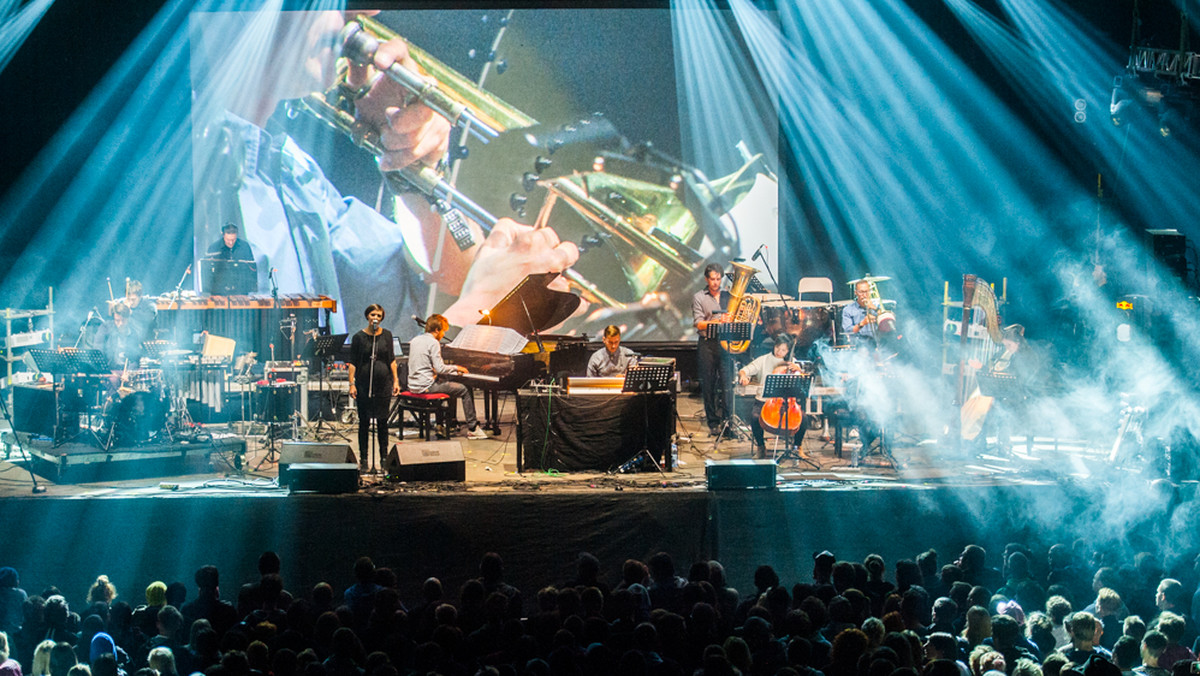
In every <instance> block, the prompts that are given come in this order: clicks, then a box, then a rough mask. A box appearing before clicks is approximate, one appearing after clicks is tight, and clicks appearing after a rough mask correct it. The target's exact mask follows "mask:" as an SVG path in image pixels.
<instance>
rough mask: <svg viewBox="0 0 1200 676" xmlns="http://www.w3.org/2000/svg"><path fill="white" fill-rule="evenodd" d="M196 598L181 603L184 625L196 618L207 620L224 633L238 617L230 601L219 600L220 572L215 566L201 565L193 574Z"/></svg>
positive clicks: (217, 630)
mask: <svg viewBox="0 0 1200 676" xmlns="http://www.w3.org/2000/svg"><path fill="white" fill-rule="evenodd" d="M193 579H194V580H195V583H196V598H194V599H192V600H191V601H188V602H187V603H185V604H183V606H182V607H181V608H180V609H179V612H181V613H183V621H184V625H185V626H187V627H191V626H192V624H193V623H194V622H195V621H196V620H200V619H203V620H207V621H208V622H209V623H210V625H211V626H212V628H213V629H214V630H215V631H216V632H217V633H218V634H224V633H225V632H226V631H228V630H229V629H230V627H232V626H233V625H235V624H237V622H238V620H239V619H240V618H239V617H238V614H237V609H236V608H234V607H233V604H232V603H229V602H228V601H222V600H221V589H220V584H221V573H220V571H218V570H217V567H216V566H212V565H208V566H201V567H200V568H198V569H196V574H195V575H194V576H193Z"/></svg>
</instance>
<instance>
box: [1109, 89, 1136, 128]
mask: <svg viewBox="0 0 1200 676" xmlns="http://www.w3.org/2000/svg"><path fill="white" fill-rule="evenodd" d="M1132 105H1133V99H1128V98H1125V97H1124V92H1122V91H1121V88H1120V87H1118V88H1116V89H1114V90H1113V93H1112V103H1111V104H1110V105H1109V106H1108V114H1109V116H1110V117H1111V118H1112V123H1113V125H1114V126H1117V127H1119V126H1121V125H1122V124H1125V122H1126V120H1127V119H1128V117H1129V113H1130V111H1129V108H1130V106H1132Z"/></svg>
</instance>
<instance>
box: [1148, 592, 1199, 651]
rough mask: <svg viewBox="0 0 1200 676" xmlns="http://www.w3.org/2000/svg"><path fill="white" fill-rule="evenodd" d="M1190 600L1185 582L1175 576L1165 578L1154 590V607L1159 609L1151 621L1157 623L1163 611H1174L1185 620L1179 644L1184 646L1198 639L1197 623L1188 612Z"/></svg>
mask: <svg viewBox="0 0 1200 676" xmlns="http://www.w3.org/2000/svg"><path fill="white" fill-rule="evenodd" d="M1189 600H1190V599H1188V595H1187V591H1186V590H1185V589H1184V588H1183V584H1182V583H1180V582H1179V580H1176V579H1174V578H1170V577H1168V578H1163V580H1162V581H1160V582H1159V583H1158V587H1156V588H1155V590H1154V607H1155V608H1157V609H1158V616H1157V617H1155V618H1154V619H1153V620H1151V621H1150V623H1151V624H1155V623H1156V622H1157V620H1158V617H1162V613H1174V614H1175V615H1176V616H1178V617H1179V618H1180V619H1181V620H1183V633H1182V635H1180V637H1179V644H1180V645H1183V646H1190V645H1192V643H1193V642H1194V641H1195V640H1196V625H1195V624H1194V623H1193V622H1192V618H1191V616H1190V615H1189V614H1188V612H1187V611H1188V601H1189Z"/></svg>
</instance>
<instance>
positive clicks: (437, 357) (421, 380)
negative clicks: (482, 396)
mask: <svg viewBox="0 0 1200 676" xmlns="http://www.w3.org/2000/svg"><path fill="white" fill-rule="evenodd" d="M448 328H450V322H448V321H446V318H445V317H443V316H441V315H429V319H426V320H425V333H422V334H421V335H419V336H417V337H416V338H413V339H412V340H411V341H410V342H409V343H408V389H409V390H410V391H412V392H416V393H417V394H422V393H426V392H428V393H430V394H448V395H450V396H451V397H454V398H456V399H461V400H462V407H463V415H464V416H466V423H467V429H468V432H467V438H468V439H487V438H488V435H487V432H484V431H483V428H481V427H479V421H478V420H477V419H476V417H475V393H474V391H472V390H471V389H470V388H468V387H467V386H466V385H463V384H462V383H459V382H454V381H451V380H448V376H453V375H458V374H465V373H466V372H467V369H466V368H464V367H462V366H454V365H452V364H447V363H445V362H443V361H442V338H443V337H444V336H445V335H446V329H448Z"/></svg>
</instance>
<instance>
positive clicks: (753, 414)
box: [737, 333, 805, 458]
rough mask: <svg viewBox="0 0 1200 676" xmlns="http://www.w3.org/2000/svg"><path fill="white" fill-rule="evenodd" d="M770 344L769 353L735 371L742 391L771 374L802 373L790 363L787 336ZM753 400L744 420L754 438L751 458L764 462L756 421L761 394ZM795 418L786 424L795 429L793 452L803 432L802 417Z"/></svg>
mask: <svg viewBox="0 0 1200 676" xmlns="http://www.w3.org/2000/svg"><path fill="white" fill-rule="evenodd" d="M772 340H773V346H772V348H771V352H770V353H768V354H764V355H762V356H760V357H758V358H757V359H755V360H754V361H752V362H750V363H749V364H746V366H745V367H744V368H742V369H740V370H739V371H738V373H737V377H738V383H739V384H741V386H742V387H745V386H747V385H749V384H750V381H751V380H756V381H758V382H759V383H762V382H763V381H764V380H766V377H767V376H768V375H770V374H772V373H794V372H799V371H801V370H802V369H801V368H800V365H799V364H796V363H795V362H793V361H792V359H791V351H792V340H791V336H789V335H787V334H783V333H781V334H779V335H777V336H775V338H773V339H772ZM755 399H756V402H755V406H754V410H753V411H749V414H750V415H748V416H747V420H748V421H749V423H750V431H751V432H752V433H753V434H754V451H753V456H754V457H755V458H765V457H766V453H767V443H766V441H765V440H764V437H763V426H762V421H761V419H760V414H761V413H762V408H763V404H764V403H765V400H764V399H763V397H762V394H761V391H760V394H759V395H758V396H757V397H755ZM801 411H803V407H801ZM798 418H799V419H798V420H789V424H788V427H789V428H791V427H796V428H797V429H796V432H795V435H794V436H793V437H792V439H793V442H794V444H795V447H796V448H800V442H802V441H804V428H805V425H804V422H805V421H804V416H803V414H801V415H800V416H798Z"/></svg>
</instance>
